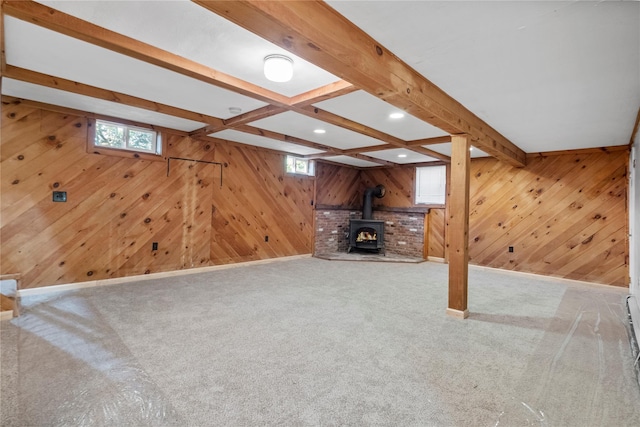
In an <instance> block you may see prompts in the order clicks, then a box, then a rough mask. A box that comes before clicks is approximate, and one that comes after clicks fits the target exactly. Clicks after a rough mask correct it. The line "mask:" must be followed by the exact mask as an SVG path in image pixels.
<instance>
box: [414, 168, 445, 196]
mask: <svg viewBox="0 0 640 427" xmlns="http://www.w3.org/2000/svg"><path fill="white" fill-rule="evenodd" d="M446 194H447V167H446V166H424V167H419V168H416V192H415V195H416V198H415V202H416V204H417V205H444V204H445V200H446Z"/></svg>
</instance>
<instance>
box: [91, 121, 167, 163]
mask: <svg viewBox="0 0 640 427" xmlns="http://www.w3.org/2000/svg"><path fill="white" fill-rule="evenodd" d="M94 144H95V146H96V147H104V148H114V149H116V150H126V151H137V152H141V153H150V154H156V155H160V154H161V150H162V144H161V143H160V137H159V135H158V132H156V131H154V130H151V129H146V128H142V127H137V126H130V125H124V124H122V123H114V122H107V121H104V120H96V131H95V140H94Z"/></svg>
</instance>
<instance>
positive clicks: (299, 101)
mask: <svg viewBox="0 0 640 427" xmlns="http://www.w3.org/2000/svg"><path fill="white" fill-rule="evenodd" d="M356 90H357V88H356V87H354V86H353V85H352V84H351V83H348V82H345V81H344V80H339V81H337V82H333V83H330V84H328V85H325V86H322V87H319V88H317V89H313V90H310V91H308V92H305V93H303V94H300V95H297V96H294V97H292V98H289V101H288V104H289V105H300V106H302V105H308V104H312V103H314V102H320V101H324V100H326V99H331V98H335V97H338V96H341V95H345V94H347V93H351V92H354V91H356ZM288 110H289V109H288V108H284V107H280V106H277V105H266V106H264V107H261V108H257V109H255V110H253V111H248V112H246V113H244V114H240V115H238V116H235V117H232V118H230V119H225V120H224V123H223V125H222V126H206V127H204V128H202V129H198V130H197V131H195V132H193V134H192V135H193V136H200V135H208V134H210V133H213V132H217V131H220V130H222V129H229V128H234V127H236V126H239V125H245V124H248V123H251V122H254V121H256V120H260V119H264V118H267V117H271V116H275V115H277V114H280V113H284V112H285V111H288Z"/></svg>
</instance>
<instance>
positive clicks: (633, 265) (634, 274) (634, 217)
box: [629, 131, 640, 308]
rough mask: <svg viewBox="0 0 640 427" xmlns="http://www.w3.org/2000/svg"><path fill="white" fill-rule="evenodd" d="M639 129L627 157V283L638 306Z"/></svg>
mask: <svg viewBox="0 0 640 427" xmlns="http://www.w3.org/2000/svg"><path fill="white" fill-rule="evenodd" d="M639 157H640V131H638V134H636V138H635V144H634V146H633V148H632V150H631V156H630V159H629V234H630V236H629V276H630V277H631V283H630V284H629V288H630V292H631V293H632V294H633V295H635V297H636V298H635V300H636V302H637V303H638V307H639V308H640V158H639Z"/></svg>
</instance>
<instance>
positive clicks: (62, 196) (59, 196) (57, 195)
mask: <svg viewBox="0 0 640 427" xmlns="http://www.w3.org/2000/svg"><path fill="white" fill-rule="evenodd" d="M53 201H54V202H66V201H67V192H66V191H54V192H53Z"/></svg>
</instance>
